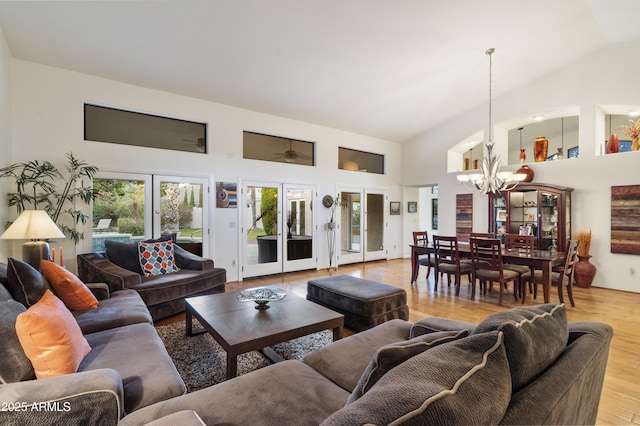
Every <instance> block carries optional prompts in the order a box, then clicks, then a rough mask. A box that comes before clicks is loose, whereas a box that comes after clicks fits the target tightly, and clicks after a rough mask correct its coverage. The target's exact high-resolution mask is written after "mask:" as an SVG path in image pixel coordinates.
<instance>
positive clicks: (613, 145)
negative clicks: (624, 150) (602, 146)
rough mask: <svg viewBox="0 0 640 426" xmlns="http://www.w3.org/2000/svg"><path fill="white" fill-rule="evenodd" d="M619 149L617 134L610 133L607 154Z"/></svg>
mask: <svg viewBox="0 0 640 426" xmlns="http://www.w3.org/2000/svg"><path fill="white" fill-rule="evenodd" d="M619 151H620V141H619V139H618V135H616V134H615V133H612V134H611V136H609V141H608V142H607V151H606V152H607V154H615V153H616V152H619Z"/></svg>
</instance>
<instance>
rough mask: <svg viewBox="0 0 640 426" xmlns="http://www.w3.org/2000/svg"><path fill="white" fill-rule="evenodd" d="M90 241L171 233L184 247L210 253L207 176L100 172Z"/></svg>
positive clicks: (100, 247)
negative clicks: (207, 236)
mask: <svg viewBox="0 0 640 426" xmlns="http://www.w3.org/2000/svg"><path fill="white" fill-rule="evenodd" d="M93 186H94V188H95V189H96V190H97V191H98V193H99V197H97V198H96V200H95V201H94V202H93V212H92V213H93V214H92V220H93V223H92V225H93V226H92V233H91V234H92V238H91V247H84V249H85V250H91V251H94V252H100V251H104V241H105V240H117V241H141V240H144V239H146V238H152V237H154V238H157V237H159V236H160V235H163V234H171V235H172V237H173V238H175V239H176V241H177V242H178V244H180V245H181V246H182V247H183V248H185V249H187V250H189V251H191V252H193V253H196V254H199V255H203V256H209V238H205V236H206V235H208V234H209V190H208V188H209V181H208V179H207V178H199V177H185V176H160V175H149V174H137V173H108V172H101V173H99V174H98V175H97V176H96V177H95V178H94V182H93Z"/></svg>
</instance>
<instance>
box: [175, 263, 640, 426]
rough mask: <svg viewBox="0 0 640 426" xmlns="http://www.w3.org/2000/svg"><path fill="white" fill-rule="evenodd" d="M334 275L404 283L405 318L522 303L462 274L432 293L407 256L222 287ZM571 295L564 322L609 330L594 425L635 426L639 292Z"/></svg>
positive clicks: (296, 287) (289, 284)
mask: <svg viewBox="0 0 640 426" xmlns="http://www.w3.org/2000/svg"><path fill="white" fill-rule="evenodd" d="M335 274H348V275H353V276H357V277H361V278H366V279H370V280H374V281H379V282H384V283H387V284H391V285H394V286H397V287H401V288H404V289H405V290H406V291H407V297H408V304H409V307H410V309H411V314H410V318H409V319H410V321H415V320H418V319H420V318H422V317H426V316H441V317H448V318H454V319H457V320H462V321H472V322H480V321H481V320H482V319H483V318H485V317H486V316H487V315H489V314H491V313H493V312H498V311H501V310H504V309H507V308H509V307H515V306H522V305H521V303H520V302H519V301H518V302H515V301H514V299H513V293H512V291H513V289H512V288H511V287H510V288H509V292H508V293H507V294H505V296H504V303H503V306H498V304H497V300H498V298H497V294H498V292H497V291H493V292H492V293H489V294H487V295H481V294H480V295H476V300H470V299H469V294H470V293H469V286H468V281H467V279H466V278H463V279H462V288H461V291H460V296H459V297H456V296H455V295H454V292H453V285H451V287H448V286H447V284H446V278H445V280H444V283H443V282H442V280H441V281H440V283H439V285H438V291H437V292H434V290H433V272H432V274H431V277H430V278H429V281H428V283H427V280H426V278H425V275H426V268H425V267H421V268H420V274H419V276H418V282H417V284H413V285H411V284H410V283H409V281H410V276H411V262H410V261H409V260H407V259H396V260H390V261H376V262H368V263H364V264H355V265H346V266H340V267H339V268H338V270H331V271H327V270H326V269H323V270H318V271H304V272H293V273H288V274H281V275H273V276H268V277H261V278H255V279H250V280H245V281H241V282H231V283H228V284H227V291H234V290H240V289H244V288H250V287H257V286H261V285H277V286H279V287H281V288H283V289H285V290H287V291H289V292H291V293H294V294H297V295H299V296H301V297H305V296H306V283H307V280H309V279H312V278H318V277H324V276H328V275H335ZM539 293H540V294H539V295H538V299H537V300H535V301H534V300H532V298H531V296H530V295H528V297H527V300H526V302H525V304H527V305H532V304H537V303H542V295H541V293H542V291H541V289H540V291H539ZM574 298H575V302H576V307H575V308H572V307H571V306H570V305H569V301H568V298H567V297H566V294H565V302H566V303H567V311H568V317H569V321H601V322H605V323H607V324H609V325H611V326H612V327H613V330H614V337H613V341H612V344H611V349H610V352H609V363H608V365H607V372H606V377H605V381H604V389H603V393H602V397H601V400H600V407H599V411H598V419H597V424H607V425H611V424H616V425H640V294H638V293H628V292H622V291H615V290H607V289H602V288H590V289H583V288H575V287H574ZM551 302H552V303H558V295H557V290H556V288H555V287H554V288H552V295H551ZM169 321H170V320H169Z"/></svg>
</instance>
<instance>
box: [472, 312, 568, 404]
mask: <svg viewBox="0 0 640 426" xmlns="http://www.w3.org/2000/svg"><path fill="white" fill-rule="evenodd" d="M492 330H499V331H502V332H504V335H505V337H504V341H505V343H504V344H505V348H506V351H507V358H508V359H509V367H510V370H511V379H512V382H513V391H514V393H515V392H516V391H518V390H519V389H521V388H523V387H524V386H526V385H527V384H528V383H530V382H531V381H533V380H534V379H535V378H536V377H538V375H540V374H541V373H542V372H544V371H545V370H546V369H547V368H548V367H549V366H550V365H551V364H553V363H554V362H555V360H556V359H557V358H558V357H559V356H560V355H561V354H562V352H563V351H564V350H565V348H566V347H567V342H568V339H569V330H568V325H567V309H566V307H565V305H553V304H546V305H536V306H527V307H521V308H520V307H519V308H513V309H509V310H507V311H502V312H498V313H495V314H492V315H489V316H488V317H487V318H486V319H485V320H484V321H482V322H481V323H480V324H478V327H477V328H476V329H475V330H474V331H473V332H472V334H477V333H484V332H487V331H492Z"/></svg>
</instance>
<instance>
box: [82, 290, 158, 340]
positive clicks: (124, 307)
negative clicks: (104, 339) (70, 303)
mask: <svg viewBox="0 0 640 426" xmlns="http://www.w3.org/2000/svg"><path fill="white" fill-rule="evenodd" d="M72 314H73V316H74V317H75V319H76V322H77V323H78V325H79V326H80V329H81V330H82V334H89V333H95V332H97V331H102V330H107V329H109V328H115V327H122V326H124V325H131V324H138V323H147V324H153V320H152V319H151V314H150V313H149V309H148V308H147V306H146V305H145V304H144V301H143V300H142V298H141V297H140V295H139V294H138V292H136V291H135V290H120V291H115V292H113V293H111V296H110V297H109V298H108V299H104V300H101V301H100V305H99V306H98V307H97V308H96V309H90V310H86V311H73V312H72Z"/></svg>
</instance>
